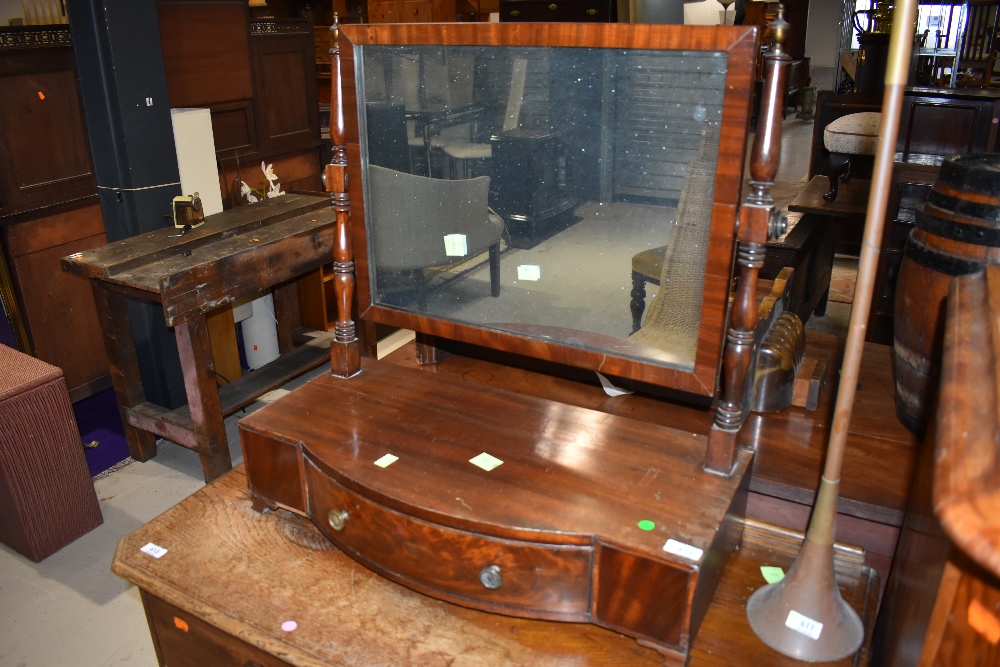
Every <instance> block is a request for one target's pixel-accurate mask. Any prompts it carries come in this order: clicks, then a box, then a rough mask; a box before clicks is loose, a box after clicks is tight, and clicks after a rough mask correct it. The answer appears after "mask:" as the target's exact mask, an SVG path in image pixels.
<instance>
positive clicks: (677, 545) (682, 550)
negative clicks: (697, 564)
mask: <svg viewBox="0 0 1000 667" xmlns="http://www.w3.org/2000/svg"><path fill="white" fill-rule="evenodd" d="M663 550H664V551H666V552H667V553H669V554H673V555H675V556H680V557H681V558H687V559H688V560H700V559H701V555H702V554H703V553H705V552H704V550H703V549H699V548H698V547H693V546H691V545H690V544H684V543H683V542H678V541H677V540H672V539H671V540H667V543H666V544H664V545H663Z"/></svg>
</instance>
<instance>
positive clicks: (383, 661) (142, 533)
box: [111, 467, 877, 667]
mask: <svg viewBox="0 0 1000 667" xmlns="http://www.w3.org/2000/svg"><path fill="white" fill-rule="evenodd" d="M794 539H795V538H794V536H792V535H789V534H787V533H784V532H783V531H780V530H772V529H770V528H768V527H767V526H762V525H756V524H755V525H749V526H748V527H747V529H746V530H745V532H744V538H743V544H742V546H741V548H740V550H739V551H738V552H737V553H736V554H735V555H734V556H733V558H732V559H731V560H730V563H729V566H728V567H727V569H726V573H725V574H724V576H723V578H722V580H721V582H720V584H719V587H718V590H717V594H716V597H715V601H714V602H713V603H712V604H711V605H710V608H709V610H708V612H707V614H706V616H705V620H704V622H703V624H702V627H701V630H700V631H699V634H698V636H697V637H696V639H695V643H694V646H693V650H692V653H691V659H690V662H689V663H688V664H689V665H691V666H692V667H710V666H711V667H715V666H720V667H721V666H723V665H724V666H726V667H729V666H730V665H751V664H759V665H768V666H769V667H785V666H788V667H792V666H793V665H798V664H801V663H799V662H797V661H795V660H792V659H790V658H786V657H784V656H781V655H779V654H777V653H776V652H774V651H773V650H771V649H770V648H768V647H766V646H765V645H764V644H763V643H762V642H760V640H758V639H757V638H756V636H755V635H753V633H752V632H751V631H750V629H749V624H748V623H747V621H746V617H745V611H744V606H745V603H746V599H747V597H748V596H749V595H750V594H751V593H752V592H753V591H754V590H756V589H757V588H759V587H760V586H762V585H763V584H764V580H763V578H762V576H761V573H760V566H761V565H773V566H778V567H782V568H786V569H787V567H788V565H789V564H790V563H791V561H792V558H793V555H794V548H793V547H794ZM147 544H154V545H156V546H158V547H161V548H163V549H166V553H165V554H164V555H162V556H161V557H160V558H154V557H152V556H150V555H147V554H146V553H144V552H142V551H140V549H141V548H142V547H144V546H145V545H147ZM859 559H860V555H859V554H858V553H857V552H856V551H852V550H849V549H841V550H840V551H839V552H838V559H837V565H838V577H839V580H840V583H841V585H842V586H843V592H844V597H845V599H847V600H848V601H849V602H850V603H851V604H852V605H854V606H855V608H856V609H858V610H859V612H860V613H861V615H862V618H863V619H865V622H866V627H867V628H868V629H869V631H870V629H871V623H872V621H873V613H874V604H875V601H876V599H877V587H876V585H875V584H876V581H875V578H874V577H873V576H872V572H871V570H869V569H868V568H866V567H864V566H863V565H861V564H860V560H859ZM111 569H112V571H114V572H115V574H117V575H119V576H121V577H123V578H124V579H126V580H128V581H129V582H131V583H133V584H135V585H136V586H138V587H139V589H140V590H141V593H142V599H143V604H144V607H145V611H146V615H147V619H148V621H149V625H150V631H151V632H152V635H153V644H154V646H155V648H156V653H157V657H158V658H159V660H160V664H166V665H171V667H182V666H185V665H245V664H254V663H256V664H259V665H264V666H273V665H303V666H305V665H308V666H310V667H322V666H327V667H329V666H337V667H404V666H405V667H422V666H428V667H429V666H436V665H445V664H446V665H451V666H452V667H482V666H484V665H490V666H501V665H502V666H505V667H519V666H523V667H549V666H556V665H574V667H626V666H628V667H642V666H644V665H649V666H653V665H662V664H666V665H674V664H677V663H674V662H670V661H669V660H668V659H666V658H665V657H664V656H663V655H661V654H660V653H658V652H656V651H654V650H652V649H649V648H644V647H642V646H640V645H639V644H638V643H637V642H636V641H634V640H632V639H630V638H628V637H625V636H622V635H620V634H618V633H616V632H611V631H609V630H605V629H602V628H599V627H596V626H594V625H590V624H587V623H557V622H552V621H538V620H529V619H523V618H513V617H509V616H501V615H498V614H490V613H486V612H481V611H475V610H472V609H467V608H464V607H459V606H456V605H452V604H449V603H446V602H442V601H440V600H435V599H433V598H430V597H427V596H425V595H422V594H420V593H417V592H414V591H411V590H409V589H407V588H404V587H402V586H399V585H397V584H394V583H392V582H390V581H388V580H386V579H383V578H382V577H380V576H378V575H377V574H374V573H373V572H372V571H370V570H368V569H366V568H365V567H363V566H362V565H359V564H358V563H356V562H355V561H353V560H352V559H351V558H349V557H348V556H346V555H345V554H343V553H341V552H340V551H338V550H336V549H335V548H333V547H332V545H331V544H330V542H329V541H328V540H327V539H326V538H325V537H324V536H323V535H322V534H320V533H319V531H318V530H316V528H315V527H313V525H312V524H311V523H309V522H308V521H307V520H306V519H304V518H302V517H300V516H298V515H296V514H292V513H290V512H286V511H284V510H279V511H277V512H268V513H264V514H260V513H258V512H256V511H254V510H253V509H252V508H251V501H250V497H249V493H248V491H247V482H246V478H245V477H244V474H243V469H242V467H240V468H237V469H236V470H234V471H232V472H230V473H229V474H227V475H225V476H223V477H222V478H220V479H219V480H217V481H216V482H214V483H212V484H209V485H208V486H206V487H205V488H203V489H202V490H200V491H198V492H197V493H195V494H194V495H192V496H191V497H189V498H188V499H186V500H184V501H183V502H182V503H180V504H179V505H177V506H175V507H173V508H172V509H170V510H168V511H167V512H165V513H164V514H162V515H160V516H159V517H157V518H156V519H154V520H153V521H151V522H150V523H147V524H146V525H144V526H142V527H141V528H139V529H138V530H136V531H135V532H134V533H132V534H130V535H128V536H126V537H124V538H123V539H122V540H121V541H120V542H119V544H118V548H117V550H116V552H115V558H114V563H113V564H112V568H111ZM290 622H292V624H290ZM832 664H837V665H864V664H867V653H866V650H863V651H862V652H861V653H860V654H859V655H858V656H855V657H853V658H846V659H844V660H842V661H840V662H838V663H832Z"/></svg>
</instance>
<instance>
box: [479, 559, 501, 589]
mask: <svg viewBox="0 0 1000 667" xmlns="http://www.w3.org/2000/svg"><path fill="white" fill-rule="evenodd" d="M479 583H481V584H482V585H483V586H484V587H486V588H488V589H490V590H491V591H495V590H496V589H498V588H500V587H501V586H503V577H501V576H500V566H499V565H490V566H489V567H484V568H483V570H482V572H480V573H479Z"/></svg>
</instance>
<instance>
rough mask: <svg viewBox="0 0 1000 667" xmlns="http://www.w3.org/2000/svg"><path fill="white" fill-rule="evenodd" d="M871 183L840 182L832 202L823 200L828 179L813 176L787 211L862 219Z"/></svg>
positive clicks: (865, 211)
mask: <svg viewBox="0 0 1000 667" xmlns="http://www.w3.org/2000/svg"><path fill="white" fill-rule="evenodd" d="M870 188H871V181H868V180H865V179H862V178H852V179H851V180H849V181H846V182H843V181H842V182H841V183H840V186H839V188H838V191H837V198H836V199H834V200H833V201H832V202H828V201H826V200H825V199H823V195H824V194H826V193H827V192H828V191H829V190H830V179H829V178H827V177H826V176H813V177H812V179H811V180H810V181H809V184H808V185H806V187H805V188H804V189H803V190H802V192H800V193H799V194H798V196H797V197H795V199H793V200H792V202H791V203H790V204H789V205H788V210H789V211H791V212H794V213H815V214H817V215H823V216H827V217H831V218H858V217H861V218H864V217H865V214H866V213H867V212H868V190H869V189H870Z"/></svg>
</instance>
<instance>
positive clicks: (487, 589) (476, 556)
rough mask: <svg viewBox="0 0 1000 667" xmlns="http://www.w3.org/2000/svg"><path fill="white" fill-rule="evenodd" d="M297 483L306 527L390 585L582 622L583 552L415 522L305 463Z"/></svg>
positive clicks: (587, 591)
mask: <svg viewBox="0 0 1000 667" xmlns="http://www.w3.org/2000/svg"><path fill="white" fill-rule="evenodd" d="M305 477H306V487H307V496H308V497H307V507H308V513H309V517H310V519H311V520H312V521H313V523H315V524H316V526H317V527H319V529H320V530H321V531H322V532H323V534H324V535H326V536H327V537H328V538H330V540H331V541H332V542H333V543H334V544H336V545H337V547H338V548H340V549H342V550H343V551H345V552H346V553H348V554H350V555H351V556H352V557H354V558H355V559H357V560H359V561H361V562H362V563H364V564H365V565H367V566H368V567H370V568H372V569H373V570H375V571H377V572H379V573H381V574H383V575H385V576H387V577H389V578H390V579H394V580H396V581H399V582H400V583H403V584H404V585H407V586H410V587H411V588H415V589H417V590H420V591H422V592H424V593H427V594H429V595H433V596H434V597H438V598H441V599H444V600H448V601H450V602H455V603H457V604H462V605H465V606H469V607H474V608H477V609H485V610H487V611H494V612H499V613H517V614H519V615H528V616H532V617H536V618H547V619H552V620H564V621H587V620H589V619H590V598H591V572H592V566H593V553H594V550H593V547H591V546H561V545H553V544H544V543H537V544H536V543H527V542H520V541H514V540H503V539H498V538H492V537H487V536H483V535H478V534H475V533H471V532H468V531H464V530H457V529H453V528H448V527H446V526H442V525H439V524H434V523H430V522H427V521H423V520H420V519H416V518H414V517H410V516H407V515H405V514H403V513H401V512H397V511H395V510H392V509H389V508H387V507H384V506H382V505H380V504H378V503H375V502H373V501H371V500H368V499H366V498H364V497H363V496H361V495H359V494H357V493H354V492H353V491H351V490H349V489H347V488H345V487H344V486H342V485H341V484H339V483H338V482H336V481H335V480H333V479H331V478H330V477H329V476H328V475H326V474H325V473H324V472H323V471H321V470H320V469H318V468H317V467H316V466H315V464H313V463H312V461H310V460H309V459H308V458H306V460H305ZM331 513H333V514H334V516H333V518H332V520H331ZM339 513H345V514H339ZM332 524H337V528H339V530H338V529H337V528H335V527H334V526H333V525H332Z"/></svg>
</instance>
